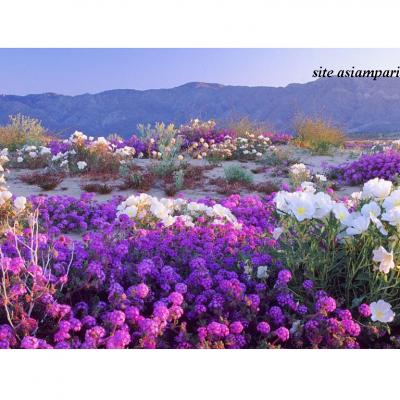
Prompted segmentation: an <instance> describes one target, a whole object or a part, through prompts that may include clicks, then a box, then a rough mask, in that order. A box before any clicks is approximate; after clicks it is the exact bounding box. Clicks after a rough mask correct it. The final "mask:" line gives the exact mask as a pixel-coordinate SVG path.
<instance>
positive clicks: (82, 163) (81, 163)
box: [76, 161, 87, 171]
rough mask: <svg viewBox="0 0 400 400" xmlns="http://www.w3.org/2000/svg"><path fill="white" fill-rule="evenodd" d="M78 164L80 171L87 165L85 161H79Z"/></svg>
mask: <svg viewBox="0 0 400 400" xmlns="http://www.w3.org/2000/svg"><path fill="white" fill-rule="evenodd" d="M76 165H77V166H78V169H79V170H80V171H82V170H84V169H85V168H86V167H87V163H86V162H85V161H78V162H77V163H76Z"/></svg>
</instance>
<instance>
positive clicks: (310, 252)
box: [275, 178, 400, 322]
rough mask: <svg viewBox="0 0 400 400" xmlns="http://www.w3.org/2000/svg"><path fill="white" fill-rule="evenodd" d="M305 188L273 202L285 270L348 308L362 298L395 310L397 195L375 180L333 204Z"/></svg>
mask: <svg viewBox="0 0 400 400" xmlns="http://www.w3.org/2000/svg"><path fill="white" fill-rule="evenodd" d="M305 188H306V189H305V190H303V191H297V192H294V193H291V192H284V191H282V192H279V193H277V195H276V197H275V202H276V207H277V211H278V214H279V216H280V220H281V228H280V234H281V235H283V236H281V238H282V240H281V243H282V246H283V247H284V248H286V247H287V251H283V252H282V253H281V254H282V255H283V257H284V261H283V262H284V263H285V265H287V266H288V267H289V266H290V268H291V270H292V271H293V272H294V273H296V274H297V273H298V274H299V273H300V271H302V272H301V277H304V276H305V277H309V278H311V279H313V280H314V281H316V282H317V283H318V285H319V286H320V287H322V288H323V289H325V290H327V291H329V292H330V293H332V294H334V295H336V296H342V297H344V298H345V299H346V304H347V305H348V306H350V305H351V304H355V303H357V302H359V301H360V300H363V299H366V298H367V299H369V300H370V301H378V300H382V301H389V302H390V304H391V305H392V306H393V308H394V309H395V310H399V309H400V302H399V300H398V299H399V294H400V285H399V277H400V272H399V268H398V267H397V263H396V259H397V260H398V257H399V255H400V252H399V249H398V240H399V237H398V227H399V226H400V218H399V216H400V212H399V204H400V189H398V188H396V189H394V190H393V184H392V182H390V181H385V180H383V179H379V178H375V179H373V180H370V181H368V182H366V183H365V184H364V187H363V190H362V192H358V193H353V195H352V196H351V197H350V198H346V199H344V201H339V200H338V199H334V198H332V196H331V195H329V194H327V193H324V192H317V193H315V188H314V190H313V187H312V186H310V185H305ZM289 248H290V250H288V249H289ZM382 297H383V298H382ZM380 304H381V303H380ZM379 320H380V321H382V322H387V321H383V320H382V319H379Z"/></svg>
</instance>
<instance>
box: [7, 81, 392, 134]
mask: <svg viewBox="0 0 400 400" xmlns="http://www.w3.org/2000/svg"><path fill="white" fill-rule="evenodd" d="M16 113H22V114H25V115H29V116H31V117H35V118H38V119H40V120H41V121H42V123H43V125H44V126H46V127H47V128H49V129H50V130H51V131H53V132H61V133H62V134H65V135H66V134H69V133H71V132H72V131H74V130H81V131H83V132H85V133H87V134H90V135H93V136H99V135H106V134H109V133H118V134H120V135H121V136H124V137H127V136H129V135H131V134H132V133H134V132H135V131H136V126H137V124H139V123H154V122H156V121H164V122H166V123H169V122H173V123H175V124H178V125H179V124H181V123H185V122H187V121H188V120H189V119H191V118H200V119H204V120H208V119H215V120H217V121H218V122H220V123H221V124H224V123H226V122H229V121H231V120H233V119H238V118H241V117H249V118H250V119H252V120H254V121H259V122H265V123H267V124H269V125H271V126H272V127H273V128H274V129H276V130H278V131H286V132H290V131H292V129H293V125H294V121H295V119H296V118H297V117H298V116H310V117H322V118H325V119H329V120H331V121H333V122H335V123H336V124H338V125H339V126H340V127H342V128H343V129H344V130H345V131H346V132H348V133H352V134H357V133H358V134H362V133H370V132H400V79H396V78H385V79H380V80H376V81H373V80H371V79H368V78H337V77H334V78H325V79H324V78H320V79H318V80H315V81H311V82H307V83H291V84H288V85H286V86H280V87H268V86H236V85H222V84H219V83H208V82H188V83H185V84H183V85H180V86H177V87H174V88H171V89H146V90H136V89H112V90H107V91H103V92H99V93H94V94H90V93H84V94H79V95H62V94H57V93H53V92H48V93H37V94H28V95H24V96H18V95H1V96H0V124H5V123H7V122H8V116H9V115H11V114H16Z"/></svg>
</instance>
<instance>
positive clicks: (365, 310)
mask: <svg viewBox="0 0 400 400" xmlns="http://www.w3.org/2000/svg"><path fill="white" fill-rule="evenodd" d="M358 312H359V313H360V315H361V316H363V317H365V318H367V317H369V316H370V315H371V309H370V308H369V305H368V304H366V303H363V304H360V306H359V307H358Z"/></svg>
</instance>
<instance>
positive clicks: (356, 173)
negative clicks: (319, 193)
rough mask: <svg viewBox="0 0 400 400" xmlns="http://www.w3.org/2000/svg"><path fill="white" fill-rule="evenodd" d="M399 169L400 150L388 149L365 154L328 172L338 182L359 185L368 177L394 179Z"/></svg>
mask: <svg viewBox="0 0 400 400" xmlns="http://www.w3.org/2000/svg"><path fill="white" fill-rule="evenodd" d="M399 171H400V152H398V151H394V150H389V151H384V152H380V153H376V154H365V155H363V156H361V157H360V158H359V159H358V160H356V161H353V162H350V163H345V164H342V165H339V166H338V167H334V168H332V169H331V171H330V174H331V176H332V177H333V178H335V179H337V181H338V183H339V184H342V185H343V184H344V185H359V184H363V183H365V182H367V181H368V180H370V179H374V178H382V179H387V180H391V181H392V182H394V181H396V179H397V177H398V174H399Z"/></svg>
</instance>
